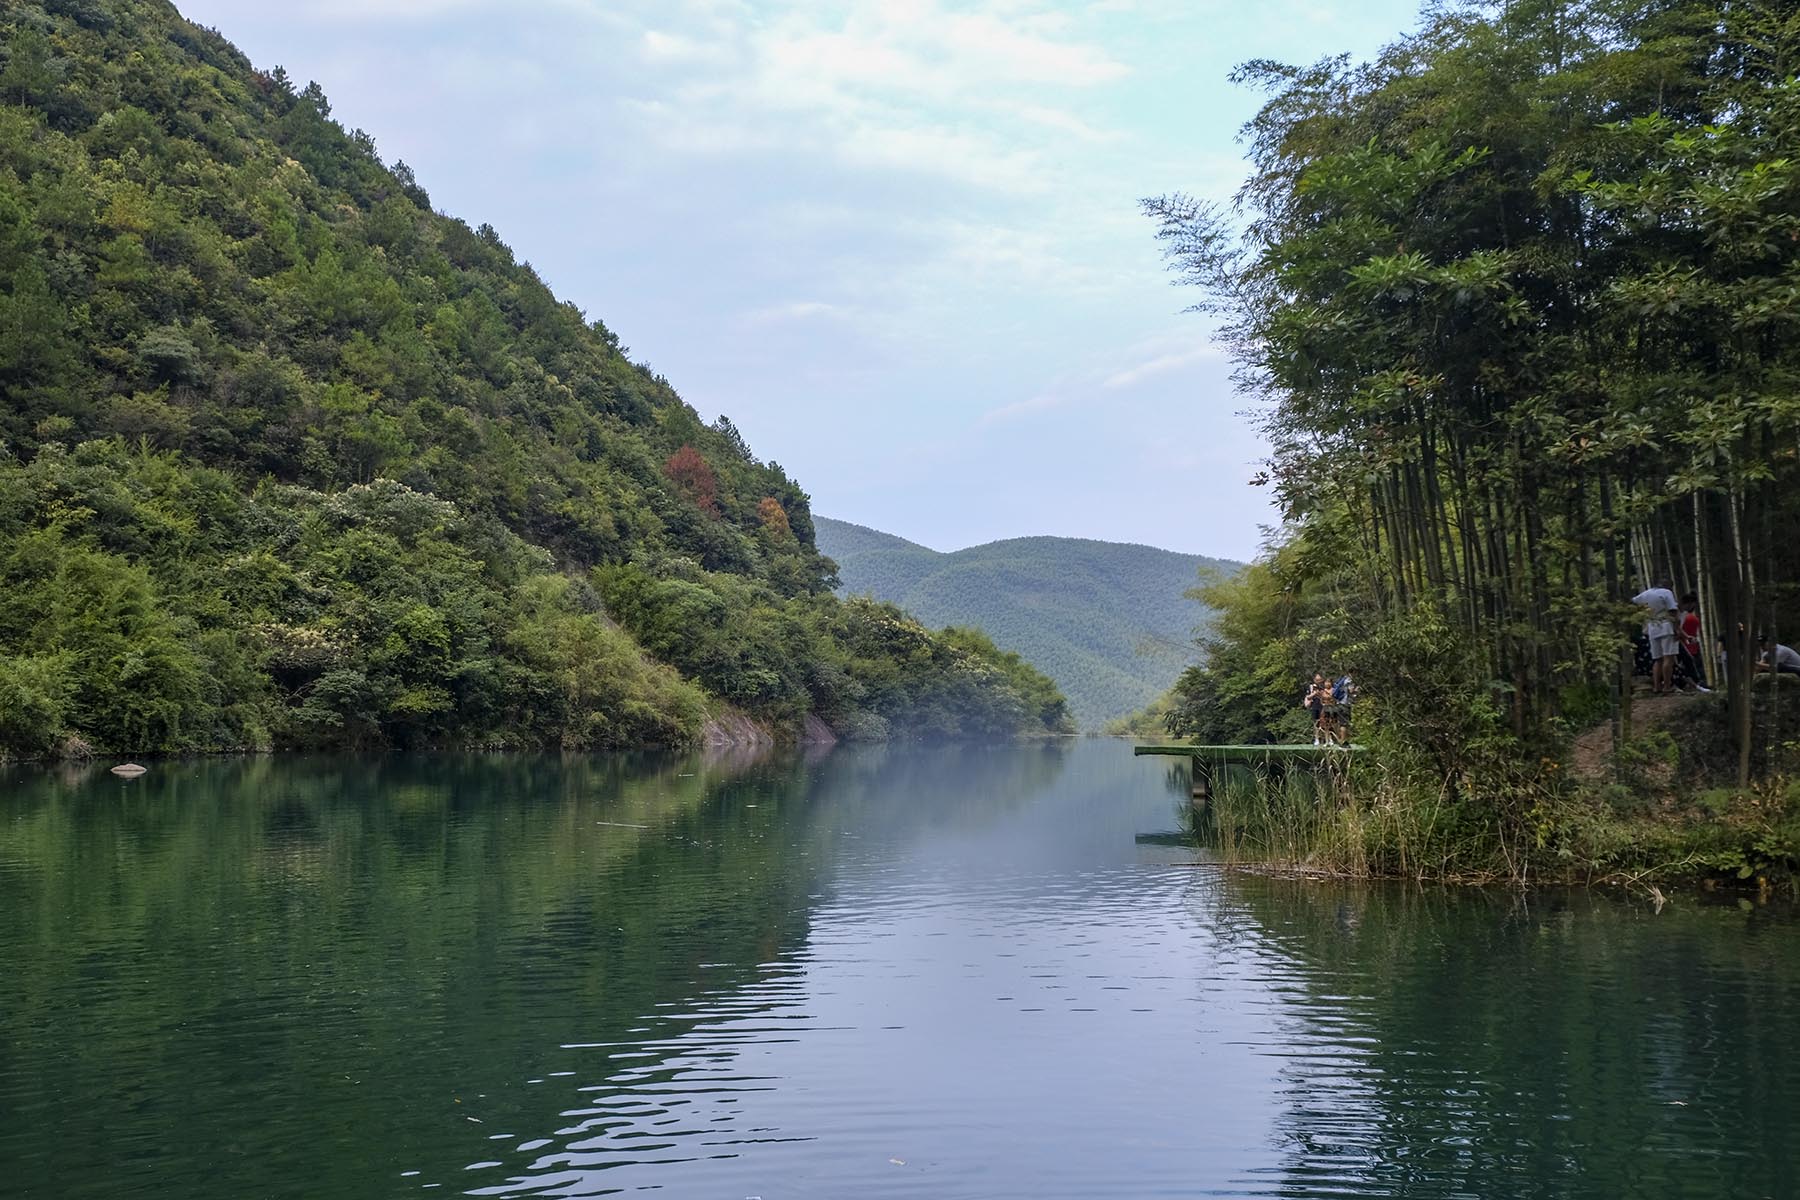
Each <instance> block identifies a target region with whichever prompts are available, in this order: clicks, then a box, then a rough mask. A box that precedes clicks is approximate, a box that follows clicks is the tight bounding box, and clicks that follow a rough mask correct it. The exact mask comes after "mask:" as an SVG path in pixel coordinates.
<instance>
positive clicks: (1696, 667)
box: [1675, 592, 1712, 692]
mask: <svg viewBox="0 0 1800 1200" xmlns="http://www.w3.org/2000/svg"><path fill="white" fill-rule="evenodd" d="M1679 629H1680V638H1681V653H1680V657H1679V658H1678V659H1677V660H1676V663H1675V674H1676V677H1677V678H1678V679H1680V680H1681V682H1682V683H1683V684H1685V685H1687V686H1688V687H1690V688H1692V689H1693V690H1694V691H1696V692H1710V691H1712V689H1711V688H1709V687H1707V686H1706V666H1705V664H1704V663H1703V662H1702V661H1701V658H1700V597H1699V596H1697V595H1695V594H1694V593H1693V592H1689V593H1688V594H1687V595H1685V596H1683V597H1682V598H1681V623H1680V626H1679Z"/></svg>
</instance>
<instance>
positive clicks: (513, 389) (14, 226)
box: [0, 0, 1071, 759]
mask: <svg viewBox="0 0 1800 1200" xmlns="http://www.w3.org/2000/svg"><path fill="white" fill-rule="evenodd" d="M0 392H3V394H4V396H5V398H6V404H5V408H4V411H3V412H0V759H7V758H11V759H46V758H57V757H65V756H77V757H78V756H80V755H82V754H84V753H90V752H101V753H109V754H111V753H119V754H131V755H143V754H149V753H205V752H208V751H216V750H284V749H296V750H331V749H344V750H362V749H379V748H386V747H393V748H423V747H440V748H453V747H490V748H522V747H565V748H613V747H638V746H655V745H665V746H680V745H689V744H692V743H694V742H695V741H696V740H698V739H700V738H701V737H702V736H703V732H704V730H705V729H706V727H707V724H708V722H709V721H711V722H718V721H719V720H721V719H727V718H734V716H735V717H741V718H743V719H744V720H746V721H749V722H752V723H754V724H755V726H756V727H757V728H759V729H761V730H763V731H764V733H765V734H766V735H767V736H772V737H783V738H801V737H807V736H810V737H814V738H816V737H819V736H822V735H821V733H820V730H819V727H820V726H824V727H829V729H830V731H831V734H830V736H834V737H840V738H846V739H852V740H875V739H888V738H892V739H950V738H1000V737H1013V736H1019V735H1032V734H1054V733H1060V732H1063V731H1065V730H1067V729H1069V728H1071V725H1070V721H1069V718H1068V715H1067V712H1066V707H1067V706H1066V704H1065V703H1064V701H1063V698H1062V696H1061V695H1060V693H1058V692H1057V690H1056V687H1055V685H1054V684H1053V683H1052V682H1051V681H1050V680H1049V679H1048V678H1046V677H1045V676H1044V675H1042V674H1041V673H1039V672H1038V671H1036V670H1035V669H1034V668H1032V667H1031V666H1030V665H1029V664H1027V663H1025V662H1024V661H1023V660H1022V659H1020V658H1019V657H1018V656H1016V655H1011V654H1007V653H1004V652H1002V651H1000V650H998V649H996V648H995V646H994V645H993V643H992V642H991V641H989V640H988V639H987V638H986V637H985V636H983V635H982V634H980V633H978V632H975V631H972V630H966V629H945V630H929V629H926V628H925V627H924V626H922V625H920V624H919V623H918V622H917V621H914V620H912V619H911V618H910V617H908V616H907V615H906V614H905V613H903V612H901V611H900V610H899V609H898V608H895V607H893V606H891V605H884V604H877V603H873V602H870V601H867V600H858V599H851V600H847V601H840V600H838V599H837V598H835V597H834V596H833V595H832V589H833V587H834V586H835V585H836V582H837V580H836V569H835V566H834V564H833V563H832V562H831V560H830V559H828V558H826V557H824V556H823V555H821V554H820V553H819V552H818V549H817V546H816V542H815V538H814V529H813V521H812V516H811V506H810V500H809V498H808V496H807V494H806V493H805V492H804V491H802V490H801V488H800V487H799V485H798V484H796V483H795V482H794V481H793V480H792V479H790V478H789V476H788V475H787V473H786V472H785V471H784V470H783V469H782V468H781V467H780V465H779V464H777V463H774V462H764V461H762V460H760V459H758V458H757V457H756V456H755V455H754V454H753V453H752V452H751V450H750V448H749V447H748V446H747V445H746V444H745V441H744V439H743V437H742V436H741V435H740V434H739V432H738V430H737V429H736V428H735V427H734V426H733V425H732V423H731V422H730V421H729V420H728V419H727V418H725V417H720V418H718V419H717V420H715V421H713V422H711V423H710V424H709V423H706V422H704V421H702V419H701V418H700V416H699V415H698V414H697V413H696V412H695V411H694V410H693V409H692V408H690V407H689V406H688V405H687V404H686V403H684V402H683V401H682V400H681V398H680V397H679V396H678V395H677V394H676V393H675V391H674V389H673V388H672V387H671V386H670V384H669V382H668V381H667V380H665V379H664V378H663V377H662V376H661V375H659V374H658V373H657V372H656V371H654V370H653V369H652V368H651V367H649V366H648V365H646V364H644V363H641V362H634V361H632V360H631V358H630V357H629V352H628V351H627V350H626V348H625V347H624V346H623V345H621V344H620V341H619V339H618V337H617V336H616V335H615V334H614V333H613V332H612V331H611V330H610V329H608V328H607V326H606V325H605V324H604V323H603V322H601V321H599V320H591V319H589V318H588V317H587V316H586V315H585V314H583V313H582V312H581V311H579V310H578V309H577V308H575V306H573V305H571V304H568V303H565V302H561V301H559V300H558V299H557V298H556V297H555V296H554V295H553V294H552V293H551V292H550V290H549V288H548V287H546V286H545V284H544V283H543V282H542V280H541V279H540V278H539V276H538V274H537V272H536V271H534V270H533V269H532V267H531V266H530V264H528V263H523V262H520V261H518V260H516V259H515V257H514V255H513V252H512V251H511V250H510V249H509V248H508V247H507V246H506V244H505V243H504V242H503V241H502V240H501V238H500V235H499V233H498V232H496V231H495V230H494V229H492V228H491V227H489V226H487V225H482V226H480V227H478V228H471V227H470V226H469V225H468V224H466V223H464V222H462V221H460V220H457V219H455V218H453V217H450V216H447V215H444V214H442V213H439V212H436V211H434V209H433V207H432V205H431V201H430V197H429V196H428V195H427V193H426V192H425V190H424V189H423V187H422V186H421V185H420V183H419V181H418V180H417V179H415V178H414V176H413V173H412V172H411V171H410V170H409V169H408V168H407V167H406V165H405V164H404V163H398V162H396V163H394V164H392V165H391V166H389V165H387V164H385V163H384V162H383V161H382V159H381V157H380V156H379V155H378V153H377V152H376V148H375V142H374V139H373V138H372V137H370V136H369V135H368V134H366V133H364V132H362V131H361V130H349V131H347V130H346V129H345V128H344V127H343V126H342V125H340V124H339V123H338V122H337V121H336V120H334V119H333V117H332V113H331V106H330V104H329V102H328V101H327V100H326V97H325V95H324V94H323V92H322V91H321V90H320V89H319V88H318V86H317V85H308V86H306V87H300V86H297V85H296V83H295V82H294V81H292V80H290V79H289V78H288V77H287V75H286V74H285V73H284V72H283V71H282V70H280V69H279V68H277V69H274V70H272V71H264V70H259V69H256V68H255V67H253V66H252V65H251V64H250V63H249V62H248V61H247V60H246V59H245V58H244V56H243V55H242V54H240V53H239V52H238V51H237V50H236V49H235V48H234V47H233V46H232V45H231V44H230V43H229V42H227V41H226V40H225V39H224V38H223V37H221V36H220V35H219V34H218V33H216V32H214V31H211V30H207V29H202V28H199V27H197V26H195V25H193V24H190V23H189V22H187V21H185V20H184V19H182V17H181V16H180V14H179V13H177V12H176V10H175V9H174V7H172V6H171V5H170V4H168V3H165V2H163V0H51V2H47V3H18V4H10V5H7V6H5V8H4V10H3V11H0ZM809 727H810V730H811V732H810V733H806V732H803V730H804V729H806V728H809Z"/></svg>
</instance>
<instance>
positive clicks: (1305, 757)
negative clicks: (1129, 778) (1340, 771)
mask: <svg viewBox="0 0 1800 1200" xmlns="http://www.w3.org/2000/svg"><path fill="white" fill-rule="evenodd" d="M1361 749H1363V747H1362V746H1359V745H1357V744H1355V743H1354V742H1352V743H1351V744H1350V745H1347V746H1133V747H1132V748H1131V752H1132V753H1133V754H1140V755H1148V754H1158V755H1166V756H1169V757H1173V758H1186V759H1187V760H1188V761H1189V762H1191V763H1193V766H1194V783H1193V791H1194V797H1195V803H1200V802H1202V801H1204V800H1205V799H1206V797H1208V796H1209V795H1211V794H1212V786H1213V779H1214V777H1215V776H1216V775H1217V773H1218V772H1219V771H1221V770H1227V769H1229V768H1231V767H1247V768H1249V769H1250V770H1253V771H1255V770H1261V771H1263V772H1265V773H1267V774H1270V775H1286V774H1287V773H1288V772H1289V771H1292V770H1305V769H1309V768H1311V769H1317V768H1319V767H1330V766H1338V767H1345V766H1348V765H1349V763H1350V760H1351V759H1352V758H1353V757H1355V755H1356V753H1357V751H1359V750H1361Z"/></svg>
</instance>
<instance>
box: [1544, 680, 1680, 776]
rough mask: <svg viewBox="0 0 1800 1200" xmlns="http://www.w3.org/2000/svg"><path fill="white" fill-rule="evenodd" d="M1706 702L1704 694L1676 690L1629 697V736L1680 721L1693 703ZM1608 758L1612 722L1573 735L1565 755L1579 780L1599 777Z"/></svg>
mask: <svg viewBox="0 0 1800 1200" xmlns="http://www.w3.org/2000/svg"><path fill="white" fill-rule="evenodd" d="M1707 702H1708V698H1707V697H1706V696H1690V695H1684V694H1682V693H1679V692H1677V693H1676V694H1675V695H1673V696H1651V695H1641V696H1633V697H1632V699H1631V736H1632V737H1633V738H1634V739H1635V738H1641V737H1643V736H1644V735H1645V734H1647V733H1655V732H1657V731H1658V730H1662V729H1667V728H1669V727H1670V726H1672V725H1676V724H1678V723H1680V722H1681V721H1682V720H1683V719H1684V716H1685V715H1686V714H1687V713H1689V711H1690V710H1691V709H1692V708H1693V707H1694V706H1695V705H1700V704H1705V703H1707ZM1611 758H1612V722H1611V721H1602V722H1601V723H1600V724H1598V725H1596V726H1594V727H1593V728H1592V729H1589V730H1586V731H1584V732H1582V733H1580V734H1578V735H1576V738H1575V744H1574V747H1573V750H1572V752H1571V754H1570V758H1569V769H1570V770H1571V771H1572V772H1573V773H1574V774H1575V775H1576V776H1577V777H1579V778H1581V779H1595V780H1597V779H1602V778H1604V777H1605V775H1606V764H1607V762H1608V760H1609V759H1611Z"/></svg>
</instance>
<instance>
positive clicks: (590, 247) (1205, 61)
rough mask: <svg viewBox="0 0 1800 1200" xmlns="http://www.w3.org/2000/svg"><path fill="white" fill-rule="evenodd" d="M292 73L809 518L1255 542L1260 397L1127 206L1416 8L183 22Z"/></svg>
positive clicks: (1178, 542)
mask: <svg viewBox="0 0 1800 1200" xmlns="http://www.w3.org/2000/svg"><path fill="white" fill-rule="evenodd" d="M181 8H182V10H183V12H184V13H185V14H186V15H187V16H188V17H189V18H190V19H192V20H196V21H198V22H200V23H202V24H207V25H213V26H216V27H218V28H219V29H220V30H221V31H222V32H223V33H224V34H225V35H226V36H227V37H229V38H230V39H231V40H232V41H234V42H235V43H237V45H238V46H239V47H241V48H242V49H243V50H244V51H245V52H246V53H248V54H249V55H250V57H251V58H252V59H253V60H254V61H255V62H256V63H257V64H258V65H259V66H263V67H273V66H275V65H277V64H279V65H282V66H285V67H286V68H287V69H288V72H289V74H290V75H292V76H293V77H294V78H295V79H296V80H297V81H300V82H304V81H306V80H311V79H316V80H318V81H319V83H320V84H321V85H323V86H324V88H325V90H326V92H327V94H328V95H329V96H330V97H331V101H332V104H333V108H334V115H335V116H337V117H338V119H339V120H341V121H343V122H344V124H345V125H346V126H350V127H361V128H363V129H365V130H367V131H368V132H369V133H370V134H371V135H373V136H374V138H375V141H376V144H377V146H378V147H379V148H380V150H381V152H382V155H383V157H384V158H385V159H387V160H388V161H389V162H392V161H394V160H395V159H404V160H405V161H406V162H407V163H409V164H411V166H412V167H413V168H414V170H415V171H416V172H417V174H418V177H419V181H420V182H421V183H422V184H424V186H425V187H426V188H427V190H429V191H430V193H431V196H432V199H433V202H434V203H435V204H436V205H437V206H438V207H439V208H441V209H443V210H445V211H447V212H450V213H452V214H454V215H456V216H460V217H463V218H464V219H466V220H468V221H469V222H470V223H471V224H479V223H480V222H483V221H486V222H489V223H491V224H492V225H494V227H495V228H497V229H498V230H499V231H500V234H501V236H502V237H503V238H505V240H506V241H507V242H508V243H509V244H510V245H511V246H512V247H513V248H514V250H515V251H516V252H517V253H518V254H519V256H520V257H521V258H524V259H528V260H529V261H530V262H531V263H532V264H533V265H534V266H536V267H537V269H538V271H539V272H540V273H541V274H542V275H543V277H544V278H545V279H546V280H547V281H548V282H549V283H550V284H551V286H552V287H554V288H555V289H556V291H557V293H558V294H559V295H560V296H562V297H563V298H565V299H569V300H573V301H574V302H575V303H577V304H579V305H580V306H581V307H582V308H584V309H585V310H587V312H588V313H589V315H590V316H597V317H600V318H601V319H603V320H605V321H606V323H607V324H608V325H609V326H611V327H612V328H613V329H614V330H615V331H616V332H618V334H619V335H620V337H621V338H623V339H624V341H625V343H626V345H628V346H629V347H630V348H631V352H632V356H633V357H634V358H636V359H638V360H639V361H645V362H648V363H650V364H651V365H652V366H653V367H654V368H655V369H656V370H658V371H660V372H661V373H663V374H664V375H666V376H667V377H668V378H669V379H670V381H671V382H673V383H674V384H675V386H676V387H677V388H678V389H679V390H680V391H681V393H682V395H683V396H685V397H686V398H687V400H688V401H689V402H690V403H691V404H693V405H694V406H695V407H696V408H697V409H699V410H700V412H701V413H702V415H704V416H705V417H707V418H708V419H709V420H710V419H711V418H713V417H714V416H717V415H718V414H720V413H725V414H727V415H729V416H730V417H731V418H732V420H733V421H735V422H736V423H737V424H738V426H739V427H740V428H741V429H742V430H743V432H744V434H745V436H746V438H747V439H748V440H749V442H750V444H751V446H752V447H753V448H754V449H755V450H756V452H757V453H758V454H759V455H761V456H762V457H765V458H772V459H774V460H776V461H778V462H780V463H781V464H782V465H783V466H784V467H786V468H787V469H788V471H789V472H790V473H791V474H793V475H794V476H795V478H797V479H798V480H799V481H800V483H801V485H802V486H803V487H805V488H806V489H807V490H808V491H809V492H811V494H812V496H813V506H814V509H815V510H816V511H818V512H821V513H824V514H827V515H830V516H836V517H841V518H844V519H846V520H852V521H857V522H860V523H863V524H867V525H873V526H876V527H878V528H881V529H886V530H888V531H890V532H893V533H897V534H900V535H902V536H905V537H908V538H911V539H913V540H915V541H919V542H923V543H925V544H926V545H930V546H933V547H936V548H938V549H956V548H959V547H962V546H966V545H971V544H974V543H978V542H985V541H989V540H992V539H995V538H1001V537H1014V536H1021V535H1026V534H1039V533H1050V534H1063V535H1068V536H1077V537H1093V538H1102V539H1107V540H1113V541H1139V542H1148V543H1151V544H1153V545H1159V546H1165V547H1168V548H1170V549H1175V550H1184V551H1190V552H1195V553H1203V554H1214V555H1223V556H1230V557H1237V558H1245V557H1248V556H1249V555H1250V554H1251V553H1252V552H1253V551H1254V550H1255V548H1256V546H1257V544H1258V541H1259V533H1258V530H1259V527H1260V526H1261V525H1263V524H1266V523H1267V522H1268V521H1269V520H1270V513H1269V510H1268V509H1267V508H1266V506H1265V501H1264V499H1263V497H1262V495H1261V493H1259V492H1258V491H1256V490H1255V489H1253V488H1251V487H1249V486H1248V485H1247V483H1246V481H1247V480H1248V478H1249V477H1250V475H1251V474H1252V473H1253V472H1254V470H1255V463H1256V461H1257V460H1258V458H1259V457H1260V455H1261V449H1260V447H1259V445H1258V442H1257V439H1256V438H1255V436H1254V434H1253V433H1252V432H1251V430H1250V428H1249V427H1248V425H1247V424H1246V422H1245V421H1244V420H1243V419H1242V418H1241V417H1240V416H1239V415H1238V414H1239V413H1240V411H1241V410H1243V409H1244V408H1245V407H1246V406H1247V405H1248V404H1249V403H1250V401H1248V400H1247V399H1246V398H1244V397H1242V396H1239V395H1238V394H1236V393H1235V392H1234V391H1233V389H1232V387H1231V385H1230V382H1229V379H1228V375H1229V367H1228V364H1227V363H1226V361H1225V359H1224V357H1223V355H1222V353H1221V352H1220V350H1219V349H1217V348H1216V347H1214V346H1213V344H1212V343H1211V341H1210V339H1209V326H1208V324H1207V323H1206V321H1205V320H1204V319H1202V318H1200V317H1197V316H1193V315H1188V314H1184V313H1182V311H1181V310H1182V309H1183V308H1184V307H1185V306H1186V305H1187V304H1188V303H1190V302H1191V301H1192V299H1193V297H1191V296H1189V295H1185V294H1184V293H1182V292H1181V291H1179V290H1177V289H1174V288H1171V286H1170V284H1169V279H1168V276H1167V275H1166V274H1165V273H1164V272H1163V269H1162V265H1161V263H1160V261H1159V258H1158V250H1157V246H1156V244H1155V241H1154V239H1153V237H1152V229H1151V227H1150V225H1149V224H1148V222H1146V221H1145V219H1144V218H1143V217H1141V216H1140V215H1139V213H1138V209H1137V200H1138V198H1139V197H1141V196H1145V195H1149V194H1152V193H1158V192H1165V191H1178V190H1179V191H1188V192H1192V193H1197V194H1201V195H1210V196H1216V197H1219V198H1225V197H1227V196H1229V195H1230V194H1231V192H1232V191H1234V190H1235V188H1236V186H1237V184H1238V183H1239V182H1240V181H1241V179H1242V177H1243V174H1244V171H1245V165H1244V163H1243V161H1242V157H1241V147H1240V146H1239V145H1238V143H1237V131H1238V128H1239V127H1240V126H1241V125H1242V123H1243V121H1244V120H1245V119H1246V118H1247V117H1248V116H1249V115H1250V114H1251V113H1252V112H1253V111H1254V108H1255V105H1256V100H1257V97H1256V96H1255V95H1254V94H1253V93H1250V92H1248V91H1246V90H1245V89H1242V88H1236V87H1233V86H1232V85H1230V84H1229V83H1227V82H1226V78H1225V77H1226V74H1227V73H1228V72H1229V71H1230V69H1231V67H1232V66H1234V65H1235V64H1237V63H1239V62H1241V61H1243V60H1246V59H1250V58H1263V57H1267V58H1276V59H1282V60H1285V61H1293V62H1306V61H1311V60H1313V59H1316V58H1318V57H1320V56H1322V55H1325V54H1331V53H1338V52H1349V53H1352V54H1356V55H1359V56H1366V55H1367V54H1369V53H1371V52H1372V51H1374V50H1375V49H1376V48H1377V47H1379V46H1380V45H1381V43H1383V42H1385V41H1388V40H1390V39H1392V38H1393V37H1394V36H1396V35H1397V34H1399V33H1401V32H1403V31H1404V30H1406V29H1407V28H1409V27H1410V26H1411V25H1412V24H1413V21H1414V17H1415V13H1416V8H1417V4H1416V0H1365V2H1351V0H1331V2H1328V0H1312V2H1307V0H1276V2H1272V3H1263V4H1242V5H1237V4H1226V3H1218V2H1215V0H1190V2H1187V3H1181V2H1177V0H1094V2H1092V3H1087V4H1065V5H1056V4H1048V3H1039V2H1036V0H964V2H960V3H958V2H953V0H889V2H886V3H864V4H842V3H829V4H828V3H817V4H815V3H799V2H795V0H661V2H654V3H653V2H649V0H619V2H615V3H605V2H601V0H539V2H538V3H533V4H521V3H515V2H503V0H285V2H284V3H281V4H269V3H266V2H264V0H181Z"/></svg>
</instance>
